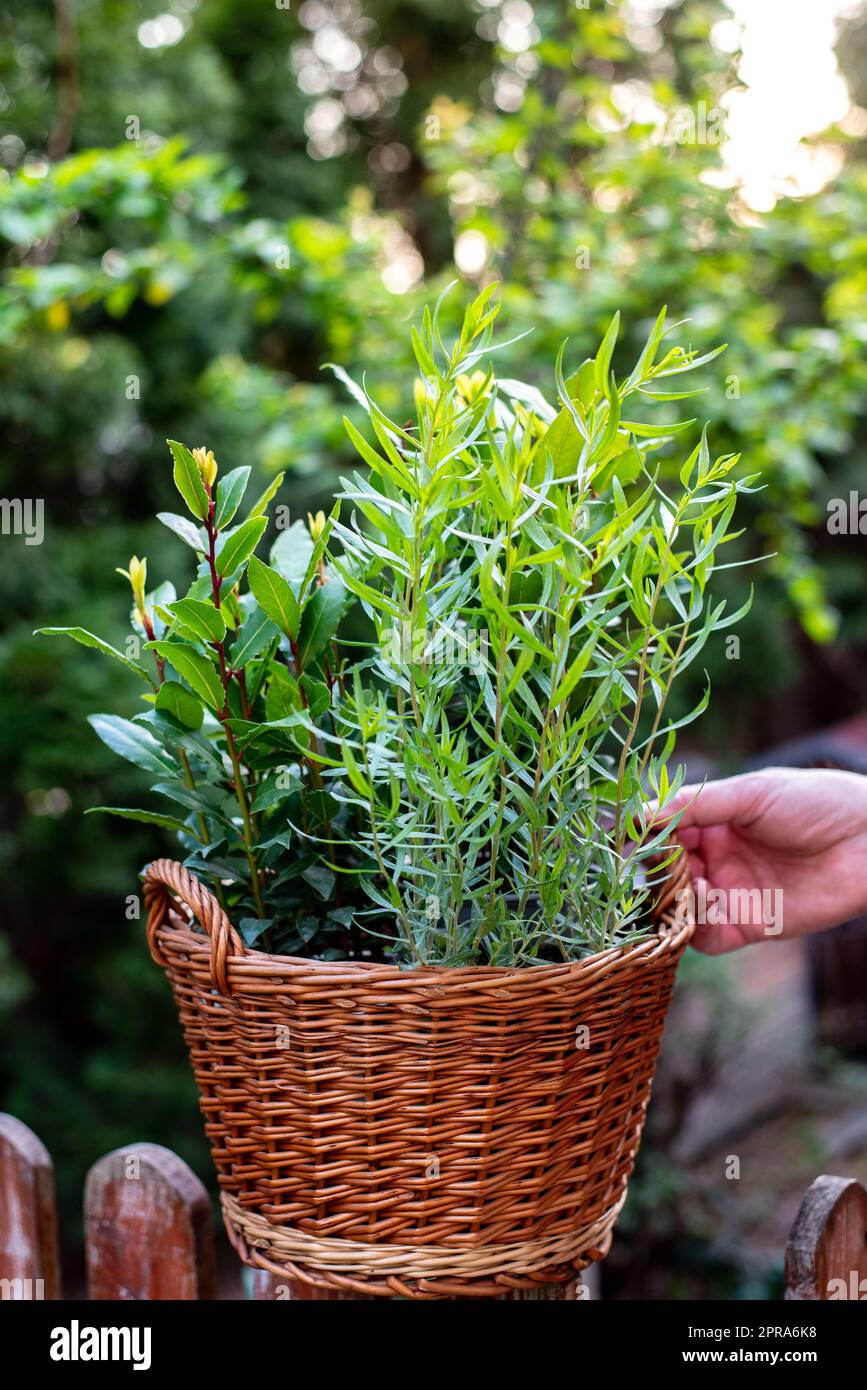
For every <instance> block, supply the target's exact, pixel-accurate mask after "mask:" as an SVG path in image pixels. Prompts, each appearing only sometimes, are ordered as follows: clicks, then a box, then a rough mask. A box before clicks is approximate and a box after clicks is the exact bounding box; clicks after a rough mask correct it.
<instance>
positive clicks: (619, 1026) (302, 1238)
mask: <svg viewBox="0 0 867 1390" xmlns="http://www.w3.org/2000/svg"><path fill="white" fill-rule="evenodd" d="M687 882H688V871H687V867H686V861H685V856H683V857H682V858H681V859H680V860H679V861H678V863H677V865H676V868H675V870H674V871H673V872H672V874H671V876H670V878H669V880H668V882H667V884H666V887H665V890H664V892H663V893H662V894H661V895H660V899H659V901H658V903H657V908H656V917H657V922H658V926H659V934H658V935H657V936H654V937H652V938H649V939H648V940H646V941H643V942H641V943H640V944H638V945H635V946H630V947H622V948H620V949H618V950H609V951H605V952H603V953H601V954H599V955H596V956H592V957H590V958H588V959H586V960H582V961H579V962H575V963H572V964H563V965H550V966H538V967H529V968H525V969H521V970H515V969H499V968H494V967H466V968H458V969H448V968H434V967H430V968H421V969H415V970H401V969H399V968H397V967H396V966H389V965H376V964H364V963H357V962H348V963H345V962H324V961H311V960H300V959H296V958H294V957H288V956H270V955H265V954H263V953H262V952H259V951H254V950H245V948H244V946H243V944H242V942H241V940H240V938H239V937H238V935H237V933H236V932H235V930H234V928H233V927H232V926H231V924H230V923H229V921H228V919H227V918H226V915H225V913H224V912H223V911H222V909H221V908H220V906H219V904H218V903H217V901H216V900H215V899H214V898H213V897H212V896H211V894H210V893H209V892H208V891H207V889H206V888H204V887H203V886H202V885H201V884H200V883H199V882H198V881H197V880H196V879H195V878H193V877H192V875H190V874H189V873H187V871H186V870H185V869H183V868H182V867H181V865H179V864H176V863H173V862H171V861H170V860H166V859H161V860H157V861H156V862H155V863H153V864H151V865H150V866H149V868H148V870H147V872H146V875H145V898H146V901H147V904H148V908H149V919H148V941H149V945H150V949H151V953H152V954H153V956H154V959H155V960H156V961H157V962H158V963H159V964H160V965H162V966H163V967H164V969H165V971H166V973H167V975H168V977H169V981H170V983H171V987H172V990H173V992H174V996H175V1000H176V1002H177V1005H178V1009H179V1011H180V1015H181V1022H182V1024H183V1029H184V1035H185V1037H186V1041H187V1046H188V1047H189V1051H190V1056H191V1059H192V1064H193V1069H194V1071H195V1075H196V1081H197V1083H198V1087H199V1092H200V1095H201V1105H202V1110H203V1112H204V1115H205V1120H206V1130H207V1133H208V1136H209V1138H210V1142H211V1147H212V1151H213V1156H214V1162H215V1164H216V1168H217V1172H218V1175H219V1180H220V1186H221V1189H222V1204H223V1215H224V1218H225V1222H226V1227H227V1229H228V1232H229V1236H230V1239H231V1240H232V1242H233V1244H234V1245H235V1247H236V1249H237V1250H238V1252H239V1253H240V1255H241V1257H242V1258H243V1259H244V1260H245V1261H247V1263H248V1264H252V1265H256V1266H258V1267H260V1268H262V1269H266V1270H270V1271H271V1272H272V1273H276V1274H280V1275H283V1276H284V1277H286V1278H291V1279H302V1280H304V1281H306V1282H308V1283H310V1284H314V1285H318V1286H320V1287H324V1288H331V1289H341V1290H351V1291H356V1292H358V1293H365V1294H380V1295H386V1296H388V1295H393V1294H402V1295H404V1296H408V1297H413V1298H447V1297H469V1296H473V1295H477V1296H484V1297H491V1296H494V1295H497V1294H502V1293H504V1292H506V1291H508V1290H510V1289H516V1288H517V1289H529V1288H534V1287H536V1286H541V1285H544V1284H551V1283H559V1282H565V1281H567V1280H569V1279H573V1278H574V1277H575V1275H576V1274H577V1273H578V1272H580V1270H582V1269H583V1268H584V1267H585V1266H586V1265H587V1264H588V1263H589V1262H590V1261H591V1260H595V1259H599V1258H601V1257H602V1255H604V1254H605V1252H606V1251H607V1249H608V1246H609V1244H610V1241H611V1232H612V1229H613V1227H614V1223H615V1221H616V1219H617V1215H618V1213H619V1211H620V1209H621V1207H622V1205H623V1203H624V1201H625V1198H626V1183H627V1179H628V1177H629V1174H630V1172H631V1171H632V1167H633V1163H634V1161H635V1155H636V1152H637V1149H638V1142H639V1139H640V1135H641V1128H642V1123H643V1119H644V1112H645V1108H646V1106H647V1101H648V1097H649V1093H650V1085H651V1082H652V1079H653V1073H654V1069H655V1065H656V1057H657V1052H658V1050H659V1043H660V1038H661V1034H662V1028H663V1023H664V1020H665V1014H666V1009H667V1007H668V1002H669V997H670V995H671V990H672V986H673V984H674V976H675V970H676V968H677V962H678V960H679V958H680V956H681V954H682V952H683V949H684V947H685V945H686V943H687V941H688V939H689V937H690V935H691V933H692V924H691V923H685V922H682V921H678V920H675V915H674V912H673V903H674V899H675V895H676V893H677V890H678V889H679V888H680V887H682V886H684V885H685V883H687ZM172 895H174V899H173V898H172ZM175 900H178V901H175ZM178 902H179V903H182V904H184V906H185V907H186V908H187V909H188V910H189V912H190V913H192V914H193V916H195V917H196V918H197V919H198V921H199V923H200V924H201V926H202V927H203V928H204V931H205V933H206V935H205V936H203V935H202V934H201V932H197V931H194V930H193V929H192V926H191V923H190V920H189V917H188V916H187V915H181V913H180V912H179V910H178Z"/></svg>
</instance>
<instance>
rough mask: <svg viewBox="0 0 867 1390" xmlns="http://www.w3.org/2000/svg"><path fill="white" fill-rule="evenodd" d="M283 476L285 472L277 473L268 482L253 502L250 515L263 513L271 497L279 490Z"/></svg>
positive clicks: (261, 514) (262, 514)
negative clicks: (270, 481) (271, 480)
mask: <svg viewBox="0 0 867 1390" xmlns="http://www.w3.org/2000/svg"><path fill="white" fill-rule="evenodd" d="M285 477H286V474H285V473H278V474H277V477H276V478H275V479H274V481H273V482H272V483H269V484H268V486H267V487H266V489H265V491H264V492H263V493H261V494H260V496H259V497H258V498H257V499H256V501H255V502H254V504H253V506H252V507H251V508H250V517H254V516H264V515H265V511H266V509H267V506H268V503H269V502H270V501H271V499H272V497H275V496H276V494H277V493H278V492H279V490H280V487H281V486H282V483H283V479H284V478H285ZM248 520H249V518H248Z"/></svg>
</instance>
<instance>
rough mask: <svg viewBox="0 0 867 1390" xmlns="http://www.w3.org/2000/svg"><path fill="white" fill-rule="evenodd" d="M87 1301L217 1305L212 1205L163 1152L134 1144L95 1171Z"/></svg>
mask: <svg viewBox="0 0 867 1390" xmlns="http://www.w3.org/2000/svg"><path fill="white" fill-rule="evenodd" d="M84 1219H85V1239H86V1243H87V1283H88V1297H90V1298H92V1299H96V1300H100V1301H102V1300H106V1299H135V1300H140V1299H185V1300H193V1299H211V1298H214V1297H215V1291H216V1290H215V1284H216V1277H215V1261H214V1232H213V1224H212V1223H213V1216H212V1210H211V1202H210V1199H209V1197H208V1194H207V1192H206V1190H205V1188H204V1186H203V1184H202V1183H201V1182H200V1181H199V1179H198V1178H197V1177H196V1175H195V1173H193V1172H192V1170H191V1169H190V1168H188V1167H187V1165H186V1163H184V1162H183V1160H182V1159H180V1158H178V1156H177V1154H174V1153H172V1151H171V1150H170V1149H164V1148H163V1147H162V1145H161V1144H130V1145H129V1146H128V1147H126V1148H123V1149H115V1150H114V1152H113V1153H110V1154H106V1156H105V1157H104V1158H101V1159H100V1160H99V1162H98V1163H95V1164H94V1165H93V1167H92V1168H91V1170H90V1172H89V1173H88V1175H87V1183H86V1186H85V1196H84Z"/></svg>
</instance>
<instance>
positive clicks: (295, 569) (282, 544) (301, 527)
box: [270, 521, 313, 586]
mask: <svg viewBox="0 0 867 1390" xmlns="http://www.w3.org/2000/svg"><path fill="white" fill-rule="evenodd" d="M312 554H313V537H312V536H311V534H310V532H309V531H308V530H307V527H306V526H305V524H304V522H303V521H293V522H292V525H291V526H287V528H286V530H285V531H281V532H280V534H279V536H278V537H277V539H276V541H275V542H274V544H273V545H272V547H271V555H270V560H271V564H272V565H273V567H274V569H275V570H277V571H278V573H279V574H282V576H283V578H284V579H288V581H289V583H290V584H294V585H299V586H300V584H301V583H302V581H303V579H304V576H305V574H306V573H307V566H308V564H309V563H310V557H311V556H312Z"/></svg>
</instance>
